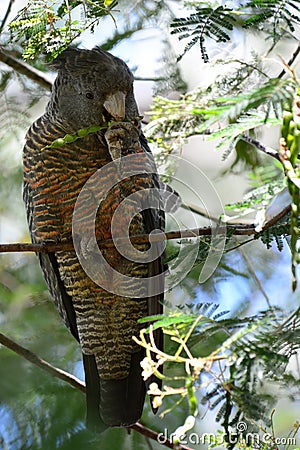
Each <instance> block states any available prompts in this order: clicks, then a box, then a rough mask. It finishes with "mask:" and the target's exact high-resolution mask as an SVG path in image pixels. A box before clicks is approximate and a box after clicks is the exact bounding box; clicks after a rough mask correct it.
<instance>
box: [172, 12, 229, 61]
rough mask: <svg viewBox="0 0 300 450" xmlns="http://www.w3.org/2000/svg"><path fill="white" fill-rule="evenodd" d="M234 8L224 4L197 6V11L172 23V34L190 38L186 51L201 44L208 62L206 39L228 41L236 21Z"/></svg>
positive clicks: (202, 51) (203, 56)
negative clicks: (229, 32)
mask: <svg viewBox="0 0 300 450" xmlns="http://www.w3.org/2000/svg"><path fill="white" fill-rule="evenodd" d="M231 12H232V10H231V9H229V8H226V7H223V6H218V7H217V8H213V7H211V6H207V7H206V6H199V7H196V12H195V13H193V14H191V15H190V16H189V17H181V18H176V19H174V20H173V22H172V23H171V28H173V30H172V31H171V33H172V34H179V39H180V40H181V39H186V38H190V41H189V42H188V44H187V45H186V47H185V49H184V53H183V54H182V55H181V56H180V57H179V58H178V59H179V60H180V59H181V58H182V57H183V55H184V54H185V53H186V52H187V51H188V50H190V48H191V47H193V46H194V45H195V44H197V43H198V44H199V46H200V50H201V56H202V58H203V60H204V61H205V62H208V60H209V58H208V53H207V49H206V46H205V39H206V38H211V39H213V40H215V41H217V42H227V41H229V39H230V36H229V34H228V31H231V30H232V29H233V23H234V21H235V18H234V16H233V15H232V14H231Z"/></svg>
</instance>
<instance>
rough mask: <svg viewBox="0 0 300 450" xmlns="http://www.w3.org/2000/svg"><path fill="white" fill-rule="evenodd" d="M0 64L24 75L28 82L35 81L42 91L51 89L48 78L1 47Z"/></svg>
mask: <svg viewBox="0 0 300 450" xmlns="http://www.w3.org/2000/svg"><path fill="white" fill-rule="evenodd" d="M0 62H2V63H4V64H6V65H8V66H9V67H11V68H12V69H14V70H16V71H17V72H19V73H21V74H22V75H25V76H26V77H28V78H30V80H32V81H35V82H36V83H38V84H39V85H40V86H42V87H43V88H44V89H47V90H50V89H51V86H52V82H51V80H50V78H48V77H47V76H46V75H45V74H44V73H43V72H41V71H40V70H37V69H35V68H34V67H32V66H30V65H29V64H26V63H25V62H23V61H20V60H18V59H17V58H15V57H14V56H12V55H10V54H9V53H7V52H4V51H3V50H2V49H1V47H0Z"/></svg>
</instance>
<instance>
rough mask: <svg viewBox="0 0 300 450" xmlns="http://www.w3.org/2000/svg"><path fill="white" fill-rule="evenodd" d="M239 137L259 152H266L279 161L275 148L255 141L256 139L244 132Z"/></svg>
mask: <svg viewBox="0 0 300 450" xmlns="http://www.w3.org/2000/svg"><path fill="white" fill-rule="evenodd" d="M241 139H242V140H243V141H245V142H248V144H250V145H253V146H254V147H256V148H257V149H258V150H260V151H261V152H263V153H266V155H269V156H272V157H273V158H275V159H277V161H280V157H279V153H278V152H277V151H276V150H274V149H273V148H272V147H269V146H267V145H264V144H262V143H261V142H259V141H257V140H256V139H253V138H252V137H250V136H247V135H246V134H243V135H242V136H241Z"/></svg>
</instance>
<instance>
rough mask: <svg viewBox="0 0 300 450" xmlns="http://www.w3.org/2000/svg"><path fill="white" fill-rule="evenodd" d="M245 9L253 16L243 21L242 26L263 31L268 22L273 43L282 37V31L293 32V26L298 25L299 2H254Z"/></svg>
mask: <svg viewBox="0 0 300 450" xmlns="http://www.w3.org/2000/svg"><path fill="white" fill-rule="evenodd" d="M246 7H247V8H250V9H251V10H252V14H253V15H252V16H251V17H250V18H248V19H246V20H245V23H244V26H245V27H247V28H259V29H261V30H263V29H264V26H265V24H266V22H270V23H271V25H272V36H273V39H274V41H277V40H278V39H279V38H280V37H281V36H282V34H283V29H285V28H286V29H288V30H289V31H290V32H294V31H295V24H299V23H300V16H299V8H300V1H299V0H279V1H278V0H254V1H250V2H249V3H247V5H246Z"/></svg>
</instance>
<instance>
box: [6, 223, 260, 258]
mask: <svg viewBox="0 0 300 450" xmlns="http://www.w3.org/2000/svg"><path fill="white" fill-rule="evenodd" d="M224 227H225V226H224V225H222V226H221V231H220V234H223V233H224ZM228 228H231V229H232V228H234V234H235V235H239V236H245V235H246V236H249V235H252V234H255V228H254V225H252V224H251V225H236V226H234V227H233V226H230V227H228ZM212 232H213V229H212V228H211V227H204V228H194V229H191V230H181V231H170V232H168V233H165V234H163V233H162V234H152V235H151V242H161V241H165V240H171V239H184V238H192V237H197V236H210V235H211V234H212ZM130 241H131V243H132V244H144V243H149V235H148V234H140V235H134V236H131V237H130ZM116 244H118V245H122V244H124V245H128V240H127V239H126V238H117V239H114V240H113V239H107V240H105V241H100V242H98V245H99V247H100V248H111V247H114V246H115V245H116ZM70 250H74V246H73V243H72V242H57V243H56V242H55V243H45V242H44V243H40V244H29V243H28V244H27V243H26V244H23V243H16V244H0V253H12V252H35V253H40V252H47V253H50V252H57V251H70Z"/></svg>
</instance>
